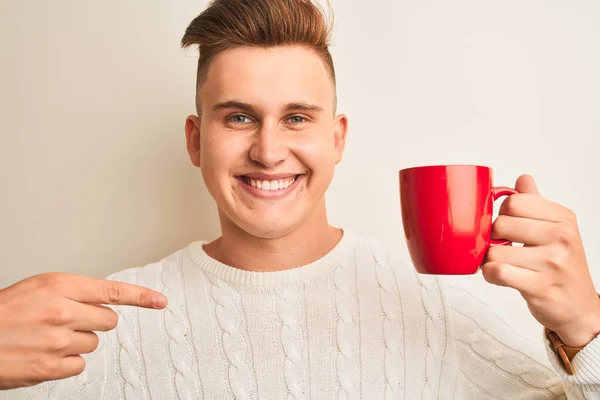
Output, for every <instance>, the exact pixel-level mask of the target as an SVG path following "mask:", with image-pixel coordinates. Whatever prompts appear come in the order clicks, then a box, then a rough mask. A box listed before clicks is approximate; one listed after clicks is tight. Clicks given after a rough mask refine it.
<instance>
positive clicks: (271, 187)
mask: <svg viewBox="0 0 600 400" xmlns="http://www.w3.org/2000/svg"><path fill="white" fill-rule="evenodd" d="M244 181H245V182H246V183H247V184H248V185H250V186H252V187H255V188H258V189H261V190H265V191H275V190H283V189H287V188H289V187H290V186H291V185H292V183H294V181H296V177H292V178H286V179H278V180H274V181H267V180H264V181H263V180H256V179H252V178H244Z"/></svg>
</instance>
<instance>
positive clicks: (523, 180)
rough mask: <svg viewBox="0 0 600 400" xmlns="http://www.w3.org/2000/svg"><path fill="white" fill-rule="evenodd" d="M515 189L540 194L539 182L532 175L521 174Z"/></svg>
mask: <svg viewBox="0 0 600 400" xmlns="http://www.w3.org/2000/svg"><path fill="white" fill-rule="evenodd" d="M515 190H516V191H517V192H520V193H532V194H540V191H539V190H538V187H537V184H536V183H535V180H534V179H533V177H532V176H531V175H527V174H525V175H521V176H520V177H519V178H518V179H517V182H516V183H515Z"/></svg>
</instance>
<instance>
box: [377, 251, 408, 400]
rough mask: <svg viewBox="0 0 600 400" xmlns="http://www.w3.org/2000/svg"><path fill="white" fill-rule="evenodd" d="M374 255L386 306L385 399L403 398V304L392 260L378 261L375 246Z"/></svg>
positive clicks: (383, 304) (383, 306) (381, 295)
mask: <svg viewBox="0 0 600 400" xmlns="http://www.w3.org/2000/svg"><path fill="white" fill-rule="evenodd" d="M373 250H374V252H373V256H374V258H375V263H376V264H375V274H376V275H377V283H378V284H379V290H380V294H379V296H380V300H381V307H382V309H383V314H384V320H383V338H384V341H385V359H384V364H385V377H386V390H385V399H386V400H388V399H389V400H391V399H399V398H401V397H402V392H401V390H402V388H403V387H404V384H403V382H402V379H403V377H404V346H405V344H404V335H403V336H402V337H401V339H400V341H398V340H397V339H396V337H397V332H399V331H401V330H402V325H403V322H402V303H401V301H400V293H399V292H398V290H397V288H396V278H395V276H394V272H393V271H392V269H391V266H390V264H389V260H388V259H386V260H385V261H384V260H379V258H378V257H381V256H379V254H378V252H377V251H376V250H375V248H374V249H373Z"/></svg>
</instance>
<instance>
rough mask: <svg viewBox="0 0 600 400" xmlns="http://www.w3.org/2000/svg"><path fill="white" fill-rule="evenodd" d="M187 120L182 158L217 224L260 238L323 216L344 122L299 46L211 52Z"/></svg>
mask: <svg viewBox="0 0 600 400" xmlns="http://www.w3.org/2000/svg"><path fill="white" fill-rule="evenodd" d="M200 99H201V107H202V109H201V111H202V112H201V118H200V119H198V118H196V117H195V116H190V117H188V120H187V122H186V136H187V142H188V152H189V154H190V157H191V159H192V162H193V163H194V165H196V166H198V167H200V168H201V170H202V175H203V177H204V181H205V183H206V186H207V188H208V190H209V192H210V193H211V195H212V196H213V198H214V199H215V201H216V203H217V205H218V207H219V213H220V217H221V221H222V224H231V226H234V227H238V228H241V229H242V230H243V231H245V232H247V233H249V234H251V235H253V236H258V237H262V238H273V237H280V236H283V235H285V234H287V233H289V232H291V231H293V230H294V229H295V228H297V227H298V226H300V225H302V224H303V223H310V222H309V221H313V220H315V219H318V218H319V216H325V200H324V194H325V191H326V190H327V188H328V187H329V184H330V182H331V179H332V177H333V172H334V169H335V165H336V163H338V162H339V161H340V160H341V158H342V152H343V149H344V144H345V138H346V129H347V120H346V117H345V116H343V115H339V116H334V113H335V110H334V99H335V89H334V86H333V83H332V81H331V78H330V76H329V73H328V71H327V69H326V67H325V64H324V63H323V61H322V60H321V59H320V58H319V56H318V55H317V54H316V53H315V52H314V51H312V50H310V49H307V48H304V47H299V46H280V47H273V48H268V49H264V48H251V47H240V48H235V49H231V50H227V51H224V52H222V53H219V54H218V55H217V56H216V57H215V58H214V59H213V60H212V61H211V63H210V66H209V68H208V72H207V78H206V80H205V82H204V83H203V84H202V87H201V90H200Z"/></svg>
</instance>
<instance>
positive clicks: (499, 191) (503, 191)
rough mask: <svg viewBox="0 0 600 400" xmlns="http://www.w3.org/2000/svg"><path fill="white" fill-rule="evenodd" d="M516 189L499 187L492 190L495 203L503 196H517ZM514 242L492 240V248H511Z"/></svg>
mask: <svg viewBox="0 0 600 400" xmlns="http://www.w3.org/2000/svg"><path fill="white" fill-rule="evenodd" d="M517 193H519V192H517V191H516V190H515V189H513V188H509V187H507V186H498V187H493V188H492V198H493V199H494V201H496V200H498V199H499V198H500V197H502V196H510V195H513V194H517ZM510 245H512V242H511V241H510V240H501V239H490V246H510Z"/></svg>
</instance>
